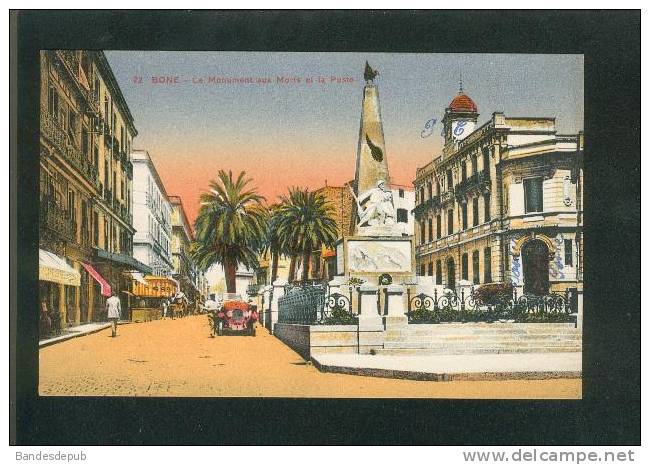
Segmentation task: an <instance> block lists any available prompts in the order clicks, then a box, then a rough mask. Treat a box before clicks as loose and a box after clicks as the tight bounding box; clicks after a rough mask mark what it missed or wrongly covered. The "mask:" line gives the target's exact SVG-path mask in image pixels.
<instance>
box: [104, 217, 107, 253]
mask: <svg viewBox="0 0 650 465" xmlns="http://www.w3.org/2000/svg"><path fill="white" fill-rule="evenodd" d="M104 250H108V221H107V220H106V217H104Z"/></svg>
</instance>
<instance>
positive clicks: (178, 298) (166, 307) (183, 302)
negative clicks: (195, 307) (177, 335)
mask: <svg viewBox="0 0 650 465" xmlns="http://www.w3.org/2000/svg"><path fill="white" fill-rule="evenodd" d="M174 304H175V305H180V306H182V307H183V312H182V313H185V312H186V311H187V308H188V306H189V304H190V301H189V300H188V298H187V297H186V296H185V293H184V292H182V291H178V292H177V293H176V294H174V296H173V297H170V298H169V299H163V301H162V302H161V303H160V306H161V308H162V317H163V319H166V318H167V316H169V317H171V319H172V320H173V319H175V318H176V312H175V311H174V309H173V308H172V305H174Z"/></svg>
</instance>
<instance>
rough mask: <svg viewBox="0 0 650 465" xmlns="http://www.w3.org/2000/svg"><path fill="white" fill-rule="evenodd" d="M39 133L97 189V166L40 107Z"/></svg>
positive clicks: (45, 110)
mask: <svg viewBox="0 0 650 465" xmlns="http://www.w3.org/2000/svg"><path fill="white" fill-rule="evenodd" d="M41 135H42V136H44V137H45V138H47V139H49V140H50V142H52V144H53V145H54V146H55V147H56V149H57V152H58V153H59V154H61V155H62V156H63V158H64V159H65V160H66V161H67V162H68V163H70V164H71V165H72V166H74V167H75V168H76V169H77V170H78V171H79V173H81V175H82V176H83V177H84V178H85V179H86V180H87V181H88V182H89V183H90V184H92V185H93V186H94V187H95V189H97V190H99V173H98V171H97V168H95V166H94V165H93V164H92V163H91V162H90V161H89V160H88V159H87V158H86V157H85V156H84V155H83V153H81V150H80V149H79V148H78V147H77V146H76V145H75V144H74V143H73V142H72V141H71V140H70V138H69V137H68V135H67V134H66V132H65V131H64V130H63V128H62V127H61V126H60V125H59V123H58V121H56V120H55V119H54V118H53V117H52V116H51V115H50V114H48V113H47V109H45V108H42V107H41Z"/></svg>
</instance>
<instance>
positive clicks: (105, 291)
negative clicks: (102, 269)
mask: <svg viewBox="0 0 650 465" xmlns="http://www.w3.org/2000/svg"><path fill="white" fill-rule="evenodd" d="M81 266H83V267H84V269H85V270H86V271H87V272H88V274H89V275H90V276H92V277H93V278H94V279H95V281H97V282H98V283H99V287H101V289H102V295H103V296H104V297H109V296H110V295H111V285H110V284H108V281H106V280H105V279H104V278H103V277H102V275H100V274H99V273H98V272H97V270H96V269H95V268H93V266H92V265H89V264H88V263H84V262H81Z"/></svg>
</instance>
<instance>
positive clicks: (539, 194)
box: [524, 178, 544, 213]
mask: <svg viewBox="0 0 650 465" xmlns="http://www.w3.org/2000/svg"><path fill="white" fill-rule="evenodd" d="M542 181H543V179H542V178H530V179H524V200H525V203H526V213H530V212H541V211H544V190H543V182H542Z"/></svg>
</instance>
